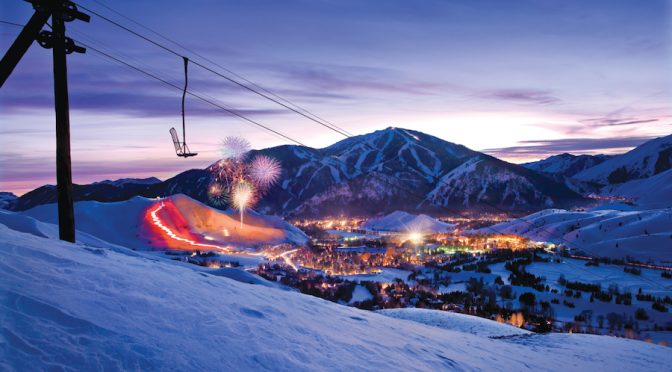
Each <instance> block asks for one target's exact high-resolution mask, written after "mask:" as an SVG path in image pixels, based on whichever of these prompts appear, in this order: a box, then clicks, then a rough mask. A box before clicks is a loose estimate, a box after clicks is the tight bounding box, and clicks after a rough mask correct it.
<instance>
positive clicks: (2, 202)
mask: <svg viewBox="0 0 672 372" xmlns="http://www.w3.org/2000/svg"><path fill="white" fill-rule="evenodd" d="M16 199H17V198H16V195H14V194H12V193H11V192H0V209H2V208H5V207H7V206H8V205H9V204H11V203H12V202H13V201H15V200H16Z"/></svg>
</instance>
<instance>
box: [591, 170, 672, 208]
mask: <svg viewBox="0 0 672 372" xmlns="http://www.w3.org/2000/svg"><path fill="white" fill-rule="evenodd" d="M601 194H603V195H612V196H624V197H628V198H634V199H635V204H636V205H637V207H638V208H640V209H641V208H670V207H672V169H668V170H666V171H665V172H662V173H658V174H656V175H655V176H652V177H649V178H644V179H639V180H632V181H628V182H625V183H621V184H618V185H612V186H605V187H604V188H603V189H602V192H601Z"/></svg>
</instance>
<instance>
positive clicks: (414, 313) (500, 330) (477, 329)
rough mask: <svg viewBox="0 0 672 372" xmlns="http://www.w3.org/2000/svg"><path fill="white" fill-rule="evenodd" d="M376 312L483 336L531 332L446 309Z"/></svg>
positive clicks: (386, 310) (514, 334)
mask: <svg viewBox="0 0 672 372" xmlns="http://www.w3.org/2000/svg"><path fill="white" fill-rule="evenodd" d="M378 313H379V314H383V315H385V316H389V317H392V318H397V319H406V320H412V321H415V322H418V323H422V324H427V325H430V326H434V327H439V328H443V329H448V330H451V331H458V332H466V333H471V334H473V335H478V336H485V337H506V336H517V335H531V334H532V332H530V331H526V330H524V329H522V328H518V327H514V326H512V325H509V324H505V323H497V322H493V321H492V320H488V319H484V318H479V317H475V316H471V315H466V314H460V313H451V312H448V311H437V310H429V309H417V308H405V309H385V310H379V311H378Z"/></svg>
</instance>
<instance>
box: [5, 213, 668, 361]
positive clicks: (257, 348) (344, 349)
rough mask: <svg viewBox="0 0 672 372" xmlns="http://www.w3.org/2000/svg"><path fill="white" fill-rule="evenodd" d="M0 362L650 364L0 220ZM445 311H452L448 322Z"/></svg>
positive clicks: (611, 351)
mask: <svg viewBox="0 0 672 372" xmlns="http://www.w3.org/2000/svg"><path fill="white" fill-rule="evenodd" d="M0 241H2V242H3V244H2V245H0V262H2V264H1V265H0V274H1V277H2V280H1V281H0V298H1V299H2V300H1V301H0V325H1V327H2V332H1V333H0V345H2V346H1V347H0V369H2V370H7V371H12V370H17V371H25V370H47V369H78V370H212V371H215V370H237V371H248V370H432V371H434V370H508V371H514V370H565V371H567V370H577V371H579V370H581V371H585V370H591V369H595V370H596V369H601V370H629V371H650V370H661V368H662V369H664V368H666V367H665V366H669V365H672V353H670V352H669V349H668V348H665V347H662V346H658V345H652V344H647V343H644V342H640V341H632V340H625V339H617V338H611V337H601V336H590V335H579V334H549V335H520V336H515V337H509V338H503V339H490V338H487V337H485V336H479V335H473V334H470V333H466V332H458V331H451V330H446V329H442V328H438V327H433V326H429V325H425V324H421V323H418V322H413V321H408V320H400V319H393V318H390V317H387V316H383V315H380V314H376V313H371V312H366V311H362V310H358V309H355V308H350V307H345V306H341V305H338V304H334V303H331V302H327V301H324V300H321V299H318V298H315V297H310V296H306V295H302V294H299V293H296V292H288V291H282V290H278V289H275V288H267V287H264V286H259V285H250V284H244V283H239V282H236V281H233V280H230V279H227V278H224V277H218V276H213V275H209V274H207V273H204V272H202V271H199V270H196V269H193V268H192V267H189V266H185V265H184V264H181V263H177V262H174V261H165V260H161V259H159V260H150V259H147V258H145V257H138V256H137V255H135V256H134V255H127V254H124V253H122V252H114V251H111V250H106V249H91V248H89V247H86V246H82V245H73V244H69V243H64V242H60V241H55V240H49V239H45V238H41V237H37V236H33V235H29V234H25V233H20V232H17V231H13V230H10V229H9V228H8V227H6V226H5V225H0ZM456 321H458V320H457V319H456Z"/></svg>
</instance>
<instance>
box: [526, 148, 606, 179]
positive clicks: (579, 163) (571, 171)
mask: <svg viewBox="0 0 672 372" xmlns="http://www.w3.org/2000/svg"><path fill="white" fill-rule="evenodd" d="M611 157H612V156H609V155H572V154H568V153H564V154H560V155H553V156H550V157H548V158H546V159H542V160H538V161H534V162H530V163H525V164H522V165H523V166H524V167H525V168H528V169H532V170H534V171H537V172H541V173H546V174H549V175H552V176H559V178H558V180H562V179H564V178H566V177H572V176H574V175H575V174H577V173H579V172H581V171H584V170H586V169H588V168H592V167H594V166H596V165H598V164H601V163H603V162H604V161H606V160H609V159H610V158H611Z"/></svg>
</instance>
